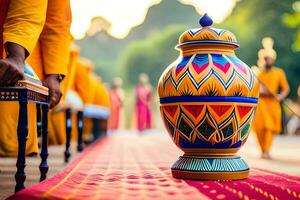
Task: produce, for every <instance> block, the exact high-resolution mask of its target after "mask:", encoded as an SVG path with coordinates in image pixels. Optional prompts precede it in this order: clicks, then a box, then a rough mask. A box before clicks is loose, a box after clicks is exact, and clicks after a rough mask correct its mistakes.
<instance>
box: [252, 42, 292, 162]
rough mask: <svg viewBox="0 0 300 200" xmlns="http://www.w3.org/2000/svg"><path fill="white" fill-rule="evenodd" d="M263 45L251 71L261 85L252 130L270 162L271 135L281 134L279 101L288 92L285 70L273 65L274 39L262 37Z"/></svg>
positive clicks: (274, 56) (263, 153)
mask: <svg viewBox="0 0 300 200" xmlns="http://www.w3.org/2000/svg"><path fill="white" fill-rule="evenodd" d="M262 44H263V46H264V48H263V49H261V50H260V51H259V53H258V57H259V60H258V67H256V68H254V72H255V73H256V76H257V78H258V80H259V82H260V97H259V100H258V105H257V111H256V115H255V118H254V122H253V125H252V129H253V131H254V132H255V133H256V136H257V139H258V143H259V146H260V148H261V152H262V156H261V157H262V158H265V159H270V158H271V157H270V149H271V146H272V142H273V138H274V135H275V134H278V133H280V132H281V131H282V127H281V124H282V123H281V107H280V102H281V101H283V100H284V99H285V98H286V96H287V95H288V93H289V91H290V89H289V85H288V82H287V79H286V76H285V73H284V71H283V70H282V69H280V68H278V67H275V66H273V64H274V61H275V60H276V52H275V51H274V49H273V40H272V39H271V38H269V37H268V38H264V39H263V40H262Z"/></svg>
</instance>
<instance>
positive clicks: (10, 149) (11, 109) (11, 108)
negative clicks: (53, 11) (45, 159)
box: [0, 0, 47, 156]
mask: <svg viewBox="0 0 300 200" xmlns="http://www.w3.org/2000/svg"><path fill="white" fill-rule="evenodd" d="M0 9H1V12H0V84H2V85H14V84H15V83H16V82H17V81H18V80H20V79H23V78H24V61H25V59H26V58H27V57H28V56H29V55H30V54H31V53H32V51H33V49H34V47H35V45H36V43H37V41H38V38H39V36H40V33H41V31H42V29H43V26H44V23H45V19H46V10H47V0H39V1H36V0H26V1H23V0H13V1H9V0H0ZM4 49H5V50H4ZM32 109H35V105H34V104H33V103H29V104H28V110H32ZM18 110H19V105H18V103H16V102H0V113H1V115H0V133H1V136H0V156H16V155H17V149H18V147H17V144H18V143H17V133H16V130H17V121H18V120H17V119H18ZM28 117H29V119H31V121H36V113H34V112H29V113H28ZM28 128H29V130H30V131H29V133H28V140H27V143H26V152H27V154H31V153H34V152H37V150H38V146H37V137H36V134H37V133H36V126H35V123H29V124H28Z"/></svg>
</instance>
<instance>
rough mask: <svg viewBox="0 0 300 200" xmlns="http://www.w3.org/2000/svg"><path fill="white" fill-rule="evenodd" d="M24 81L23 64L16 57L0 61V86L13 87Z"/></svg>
mask: <svg viewBox="0 0 300 200" xmlns="http://www.w3.org/2000/svg"><path fill="white" fill-rule="evenodd" d="M22 79H24V62H23V60H22V59H20V58H18V57H12V58H6V59H2V60H0V85H5V86H11V85H15V84H16V83H17V82H18V81H19V80H22Z"/></svg>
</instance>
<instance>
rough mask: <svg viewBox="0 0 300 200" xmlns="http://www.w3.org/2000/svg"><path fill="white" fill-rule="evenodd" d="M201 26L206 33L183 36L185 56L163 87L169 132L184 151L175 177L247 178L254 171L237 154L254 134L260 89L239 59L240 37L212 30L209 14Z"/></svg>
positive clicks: (169, 70) (161, 83) (171, 68)
mask: <svg viewBox="0 0 300 200" xmlns="http://www.w3.org/2000/svg"><path fill="white" fill-rule="evenodd" d="M199 22H200V25H201V26H202V28H197V29H191V30H188V31H186V32H184V33H183V34H182V35H181V36H180V38H179V44H178V45H177V46H176V49H177V50H179V51H180V56H179V58H178V59H177V60H176V61H175V62H174V63H172V64H171V65H170V66H169V67H168V68H167V69H166V70H165V71H164V73H163V74H162V76H161V78H160V80H159V85H158V94H159V97H160V110H161V116H162V119H163V121H164V124H165V127H166V129H167V130H168V132H169V135H170V136H171V137H172V139H173V141H174V143H175V144H176V145H177V146H178V147H179V148H180V149H181V150H182V151H184V155H183V156H180V157H179V159H178V160H177V161H176V162H175V163H174V164H173V166H172V174H173V176H174V177H175V178H183V179H207V180H234V179H244V178H246V177H248V174H249V166H248V165H247V163H246V162H245V161H244V160H243V159H242V158H241V157H239V156H237V155H236V153H237V151H238V150H239V149H240V147H241V146H242V145H243V144H244V143H245V142H246V140H247V137H248V134H249V132H250V127H251V123H252V120H253V117H254V114H255V110H256V105H257V101H258V87H259V85H258V82H257V80H256V79H255V77H254V74H253V72H252V71H251V69H250V68H249V67H248V66H247V65H246V64H245V63H243V62H242V61H241V60H240V59H238V58H237V57H236V55H235V52H234V50H235V49H236V48H238V47H239V45H238V44H237V40H236V38H235V36H234V35H233V34H232V33H231V32H229V31H227V30H221V29H216V28H212V27H211V25H212V24H213V21H212V19H211V18H210V17H209V16H207V15H206V14H205V15H204V16H203V17H202V18H201V19H200V21H199Z"/></svg>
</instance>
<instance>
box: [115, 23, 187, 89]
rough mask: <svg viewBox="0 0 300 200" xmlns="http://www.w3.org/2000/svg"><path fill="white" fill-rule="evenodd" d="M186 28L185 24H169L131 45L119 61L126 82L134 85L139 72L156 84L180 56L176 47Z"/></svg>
mask: <svg viewBox="0 0 300 200" xmlns="http://www.w3.org/2000/svg"><path fill="white" fill-rule="evenodd" d="M186 29H187V27H186V26H184V25H173V26H169V27H167V28H165V29H164V30H162V31H161V32H156V33H154V34H153V35H151V36H150V37H149V38H147V39H146V40H140V41H136V42H133V43H132V44H131V45H129V46H128V47H127V49H125V51H124V53H123V54H122V55H121V58H120V61H119V66H121V68H122V69H123V73H122V74H123V75H124V77H123V78H124V79H125V80H126V82H127V83H129V84H130V85H134V84H136V83H137V78H138V76H139V74H140V73H146V74H148V75H149V78H150V82H151V84H153V85H156V84H157V82H158V79H159V77H160V75H161V73H162V72H163V70H164V69H165V68H166V67H167V66H168V65H169V64H171V62H172V61H174V60H175V59H176V57H178V55H179V52H177V51H176V50H175V49H174V47H175V45H176V44H177V42H178V37H179V36H180V34H181V33H182V32H183V31H184V30H186Z"/></svg>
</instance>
